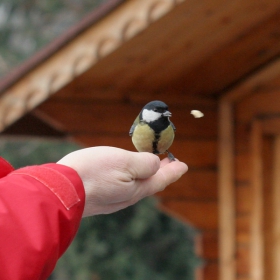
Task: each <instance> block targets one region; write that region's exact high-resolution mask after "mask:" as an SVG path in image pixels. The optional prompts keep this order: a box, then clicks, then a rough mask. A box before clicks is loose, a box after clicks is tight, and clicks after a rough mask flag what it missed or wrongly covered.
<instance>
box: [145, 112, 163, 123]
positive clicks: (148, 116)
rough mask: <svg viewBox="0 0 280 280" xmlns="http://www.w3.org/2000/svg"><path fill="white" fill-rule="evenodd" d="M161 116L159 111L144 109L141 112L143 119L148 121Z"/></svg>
mask: <svg viewBox="0 0 280 280" xmlns="http://www.w3.org/2000/svg"><path fill="white" fill-rule="evenodd" d="M160 117H161V113H158V112H155V111H153V110H147V109H144V110H143V112H142V118H143V121H145V122H147V123H149V122H153V121H156V120H158V119H159V118H160Z"/></svg>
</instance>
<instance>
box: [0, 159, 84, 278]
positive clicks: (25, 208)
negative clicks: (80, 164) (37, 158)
mask: <svg viewBox="0 0 280 280" xmlns="http://www.w3.org/2000/svg"><path fill="white" fill-rule="evenodd" d="M4 169H5V172H4V171H3V170H4ZM0 170H2V171H3V172H1V171H0V177H2V178H1V179H0V215H1V217H0V267H1V269H0V271H1V279H2V280H6V279H7V280H8V279H13V280H26V279H29V280H33V279H36V280H37V279H47V277H48V276H49V275H50V274H51V272H52V270H53V269H54V267H55V264H56V262H57V260H58V259H59V257H60V256H61V255H62V254H63V253H64V252H65V250H66V249H67V247H68V246H69V245H70V243H71V241H72V240H73V238H74V236H75V234H76V232H77V230H78V227H79V224H80V221H81V217H82V213H83V209H84V203H85V194H84V187H83V184H82V181H81V179H80V177H79V176H78V174H77V173H76V172H75V171H74V170H73V169H71V168H69V167H66V166H63V165H59V164H46V165H40V166H31V167H25V168H22V169H18V170H14V171H13V168H12V167H11V165H9V164H8V163H7V162H5V161H4V160H2V159H1V160H0Z"/></svg>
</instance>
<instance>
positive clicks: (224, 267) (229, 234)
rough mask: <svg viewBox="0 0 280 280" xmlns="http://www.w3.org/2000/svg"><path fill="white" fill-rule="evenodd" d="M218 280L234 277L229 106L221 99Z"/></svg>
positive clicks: (231, 119)
mask: <svg viewBox="0 0 280 280" xmlns="http://www.w3.org/2000/svg"><path fill="white" fill-rule="evenodd" d="M219 114H220V115H219V120H220V123H219V178H218V196H219V261H220V264H219V279H220V280H225V279H226V280H234V279H236V272H235V270H236V269H235V192H234V136H233V129H234V127H233V126H234V124H233V112H232V105H231V103H230V102H228V101H224V100H222V101H221V102H220V108H219Z"/></svg>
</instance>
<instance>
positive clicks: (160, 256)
mask: <svg viewBox="0 0 280 280" xmlns="http://www.w3.org/2000/svg"><path fill="white" fill-rule="evenodd" d="M78 148H80V147H79V146H77V145H75V144H73V143H67V142H62V141H41V140H38V139H37V140H36V139H35V140H34V139H33V140H32V139H28V140H20V139H17V140H14V138H6V139H5V138H2V139H1V138H0V155H1V156H2V157H4V158H6V159H7V160H9V161H10V162H11V163H12V164H13V165H14V166H15V167H22V166H26V165H34V164H40V163H47V162H56V161H57V160H58V159H60V158H61V157H63V156H64V155H65V154H67V153H69V152H71V151H73V150H76V149H78ZM156 204H157V201H156V199H154V198H149V199H144V200H142V201H141V202H139V203H137V204H136V205H134V206H131V207H129V208H127V209H124V210H122V211H119V212H117V213H114V214H110V215H98V216H94V217H89V218H85V219H83V220H82V222H81V225H80V228H79V231H78V234H77V236H76V238H75V240H74V241H73V243H72V244H71V246H70V247H69V248H68V250H67V252H66V253H65V254H64V255H63V257H62V258H61V259H60V260H59V262H58V264H57V266H56V269H55V270H54V272H53V274H52V276H51V277H50V279H49V280H114V279H120V280H171V279H178V280H192V279H194V271H195V268H196V267H197V266H198V265H200V263H201V260H200V259H199V258H198V257H197V256H196V255H195V250H194V247H195V244H194V236H195V234H196V233H197V232H196V230H195V229H193V228H191V227H188V226H186V225H183V224H182V223H180V222H179V221H177V220H175V219H172V218H171V217H169V216H168V215H166V214H164V213H162V212H160V211H159V210H158V209H157V207H156Z"/></svg>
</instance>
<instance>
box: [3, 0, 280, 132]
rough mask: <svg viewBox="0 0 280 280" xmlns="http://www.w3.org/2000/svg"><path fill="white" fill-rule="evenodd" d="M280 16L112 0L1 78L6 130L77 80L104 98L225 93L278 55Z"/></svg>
mask: <svg viewBox="0 0 280 280" xmlns="http://www.w3.org/2000/svg"><path fill="white" fill-rule="evenodd" d="M121 2H124V3H122V4H121ZM117 6H118V8H116V7H117ZM113 8H115V9H114V10H113ZM109 11H111V12H110V13H109V14H108V15H107V16H106V17H104V13H106V12H109ZM279 18H280V17H279V3H278V1H273V0H269V1H264V0H262V1H258V2H256V1H253V0H251V1H241V0H239V1H237V0H236V1H226V2H225V1H221V0H219V1H207V2H205V1H200V0H198V1H173V0H165V1H162V0H161V1H159V0H146V1H144V0H131V1H117V0H112V1H111V2H110V1H109V2H108V3H107V6H106V7H105V8H104V7H103V8H102V9H101V10H98V11H95V12H94V15H91V16H89V17H88V19H87V20H85V21H83V23H82V24H80V25H78V26H77V27H75V28H74V29H72V30H71V31H69V33H68V34H66V35H65V36H63V37H62V38H60V39H59V42H56V43H54V44H52V45H51V46H49V47H48V48H46V49H45V50H43V51H42V52H41V53H40V54H39V55H37V56H35V58H32V59H31V61H29V62H27V63H26V64H25V66H26V65H27V67H22V68H21V69H23V70H21V69H20V70H21V71H20V70H17V72H16V73H12V74H11V75H10V76H8V77H7V78H6V79H3V80H2V81H1V84H0V92H1V102H0V109H1V115H0V128H1V127H2V128H1V129H2V130H3V129H4V128H5V127H6V126H7V125H9V124H11V123H12V122H14V121H15V120H16V119H18V118H19V117H20V116H21V115H22V114H24V113H25V112H26V111H29V110H31V109H33V108H34V107H35V106H37V105H38V104H39V103H40V102H42V101H43V100H45V99H46V98H48V96H50V95H51V94H52V93H53V92H56V91H57V90H58V89H60V88H62V87H63V86H65V85H67V84H68V83H69V82H70V81H71V80H72V79H73V78H74V77H77V76H79V79H78V81H77V89H78V90H79V91H80V92H84V90H83V89H85V88H87V84H88V83H90V88H91V90H92V91H94V92H95V93H96V94H97V95H98V94H102V95H106V94H107V95H110V94H111V92H114V94H115V95H116V94H119V95H120V96H127V95H129V96H130V94H131V93H133V94H134V95H139V94H138V93H141V96H143V95H145V92H149V93H150V92H153V93H154V94H156V96H155V97H157V95H158V96H159V95H160V94H161V92H164V91H168V92H176V93H177V94H179V96H180V98H181V96H182V97H183V98H184V96H186V95H188V94H205V95H210V96H217V95H220V94H222V93H223V92H225V91H226V90H227V89H230V88H231V87H233V86H234V85H235V84H236V83H238V82H240V81H242V80H243V79H245V78H246V77H247V76H248V75H251V74H252V73H254V71H257V70H258V69H259V68H260V67H263V66H264V65H266V64H267V63H269V62H270V61H271V60H273V59H274V58H275V57H276V56H277V55H278V53H279V49H280V43H279V28H278V26H279ZM229 65H230V67H229ZM17 73H18V74H17ZM83 73H86V74H85V75H81V74H83ZM93 80H94V83H92V81H93ZM19 88H20V89H19ZM7 96H9V97H7ZM12 96H13V97H12ZM23 104H24V105H23ZM20 111H21V112H22V113H20Z"/></svg>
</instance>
